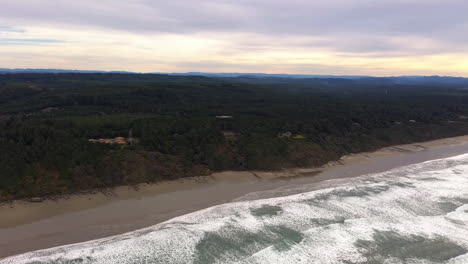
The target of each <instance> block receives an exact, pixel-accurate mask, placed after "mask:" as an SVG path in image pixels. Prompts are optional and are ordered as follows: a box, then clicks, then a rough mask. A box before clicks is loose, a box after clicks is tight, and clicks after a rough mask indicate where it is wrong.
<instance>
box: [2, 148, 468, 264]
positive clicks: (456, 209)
mask: <svg viewBox="0 0 468 264" xmlns="http://www.w3.org/2000/svg"><path fill="white" fill-rule="evenodd" d="M281 193H282V194H289V195H288V196H282V197H275V198H270V199H261V200H258V198H259V197H265V193H254V194H250V195H247V196H245V197H243V198H241V199H238V200H237V202H232V203H227V204H222V205H219V206H215V207H211V208H208V209H205V210H201V211H198V212H195V213H192V214H188V215H185V216H181V217H177V218H174V219H172V220H169V221H166V222H164V223H161V224H157V225H154V226H152V227H149V228H145V229H141V230H138V231H135V232H131V233H127V234H124V235H119V236H114V237H110V238H105V239H99V240H95V241H91V242H86V243H80V244H75V245H70V246H64V247H59V248H54V249H49V250H42V251H36V252H32V253H27V254H23V255H19V256H15V257H11V258H7V259H4V260H0V263H1V264H3V263H203V264H205V263H346V264H348V263H468V154H465V155H461V156H456V157H452V158H446V159H440V160H434V161H428V162H424V163H420V164H415V165H410V166H406V167H401V168H397V169H394V170H391V171H388V172H384V173H379V174H373V175H366V176H361V177H358V178H352V179H341V180H330V181H325V182H322V183H320V184H310V185H303V186H300V187H298V186H294V187H292V188H291V189H290V190H288V189H287V188H286V189H285V188H282V189H281ZM122 213H124V212H122Z"/></svg>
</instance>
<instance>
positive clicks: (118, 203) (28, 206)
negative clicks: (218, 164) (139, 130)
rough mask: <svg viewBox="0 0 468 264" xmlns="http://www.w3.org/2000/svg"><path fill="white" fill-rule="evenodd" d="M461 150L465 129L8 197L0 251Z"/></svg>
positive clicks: (101, 233) (72, 239) (139, 224)
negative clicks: (313, 160)
mask: <svg viewBox="0 0 468 264" xmlns="http://www.w3.org/2000/svg"><path fill="white" fill-rule="evenodd" d="M464 153H468V136H462V137H455V138H448V139H441V140H435V141H430V142H423V143H416V144H409V145H399V146H393V147H387V148H383V149H381V150H378V151H375V152H369V153H359V154H353V155H349V156H345V157H343V158H342V159H341V160H339V161H336V162H330V163H329V164H327V165H325V166H323V167H319V168H297V169H287V170H284V171H279V172H262V171H243V172H234V171H226V172H220V173H214V174H212V175H210V176H201V177H194V178H187V179H181V180H177V181H167V182H161V183H158V184H152V185H148V184H142V185H140V186H138V187H136V188H135V187H128V186H123V187H117V188H114V189H113V190H111V191H109V192H106V193H102V192H99V193H95V194H81V195H72V196H70V197H67V198H61V199H58V200H47V201H44V202H41V203H31V202H26V201H15V202H12V203H11V204H6V205H1V206H0V258H2V257H7V256H11V255H14V254H20V253H24V252H29V251H33V250H39V249H44V248H50V247H54V246H60V245H64V244H72V243H78V242H83V241H87V240H92V239H97V238H102V237H107V236H112V235H116V234H121V233H125V232H129V231H133V230H136V229H139V228H143V227H147V226H151V225H154V224H157V223H160V222H163V221H165V220H168V219H171V218H173V217H176V216H179V215H183V214H187V213H190V212H193V211H197V210H200V209H203V208H207V207H210V206H214V205H217V204H221V203H225V202H229V201H233V200H236V199H249V197H250V198H253V197H252V196H249V195H248V194H249V193H253V192H255V193H256V196H255V197H254V198H268V197H271V196H282V195H287V193H283V192H282V191H281V187H283V186H294V185H297V186H298V187H299V186H301V185H304V184H313V183H316V182H321V181H324V180H329V179H336V178H346V177H354V176H359V175H364V174H369V173H378V172H383V171H387V170H390V169H392V168H396V167H400V166H405V165H409V164H414V163H420V162H423V161H427V160H433V159H439V158H446V157H450V156H455V155H459V154H464ZM288 189H289V190H291V188H288ZM272 190H273V191H272ZM240 197H241V198H240Z"/></svg>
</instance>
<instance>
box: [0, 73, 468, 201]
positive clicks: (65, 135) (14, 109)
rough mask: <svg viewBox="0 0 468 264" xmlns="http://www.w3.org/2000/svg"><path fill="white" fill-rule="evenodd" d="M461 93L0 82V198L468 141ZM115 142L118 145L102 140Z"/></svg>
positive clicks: (336, 83) (451, 88)
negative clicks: (457, 138)
mask: <svg viewBox="0 0 468 264" xmlns="http://www.w3.org/2000/svg"><path fill="white" fill-rule="evenodd" d="M467 118H468V90H467V87H463V86H461V85H440V84H434V85H430V84H428V85H400V84H393V83H390V82H388V81H387V80H385V79H380V78H366V79H356V80H345V79H312V78H311V79H288V78H273V77H265V78H256V77H248V76H247V77H235V78H208V77H201V76H198V77H197V76H168V75H155V74H84V73H75V74H67V73H62V74H47V73H40V74H39V73H37V74H26V73H24V74H23V73H21V74H0V200H2V201H6V200H11V199H18V198H27V197H36V196H44V197H47V196H54V195H61V194H67V193H73V192H78V191H82V190H89V189H97V188H107V187H113V186H117V185H133V184H138V183H144V182H150V183H152V182H158V181H161V180H167V179H177V178H182V177H189V176H195V175H206V174H209V173H210V172H213V171H221V170H280V169H282V168H287V167H298V166H316V165H322V164H324V163H326V162H328V161H332V160H337V159H339V158H340V157H341V156H342V155H345V154H349V153H355V152H361V151H371V150H375V149H377V148H381V147H384V146H388V145H392V144H401V143H411V142H417V141H425V140H431V139H436V138H441V137H450V136H457V135H463V134H468V119H467ZM116 137H123V138H125V139H126V143H125V144H108V143H102V142H99V139H114V138H116Z"/></svg>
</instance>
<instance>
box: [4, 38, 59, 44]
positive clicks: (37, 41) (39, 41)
mask: <svg viewBox="0 0 468 264" xmlns="http://www.w3.org/2000/svg"><path fill="white" fill-rule="evenodd" d="M63 42H64V41H61V40H55V39H8V38H4V39H2V38H0V45H44V44H54V43H63Z"/></svg>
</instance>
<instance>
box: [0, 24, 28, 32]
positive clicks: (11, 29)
mask: <svg viewBox="0 0 468 264" xmlns="http://www.w3.org/2000/svg"><path fill="white" fill-rule="evenodd" d="M2 32H4V33H5V32H16V33H24V32H25V30H24V29H20V28H14V27H9V26H1V25H0V33H2Z"/></svg>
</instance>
